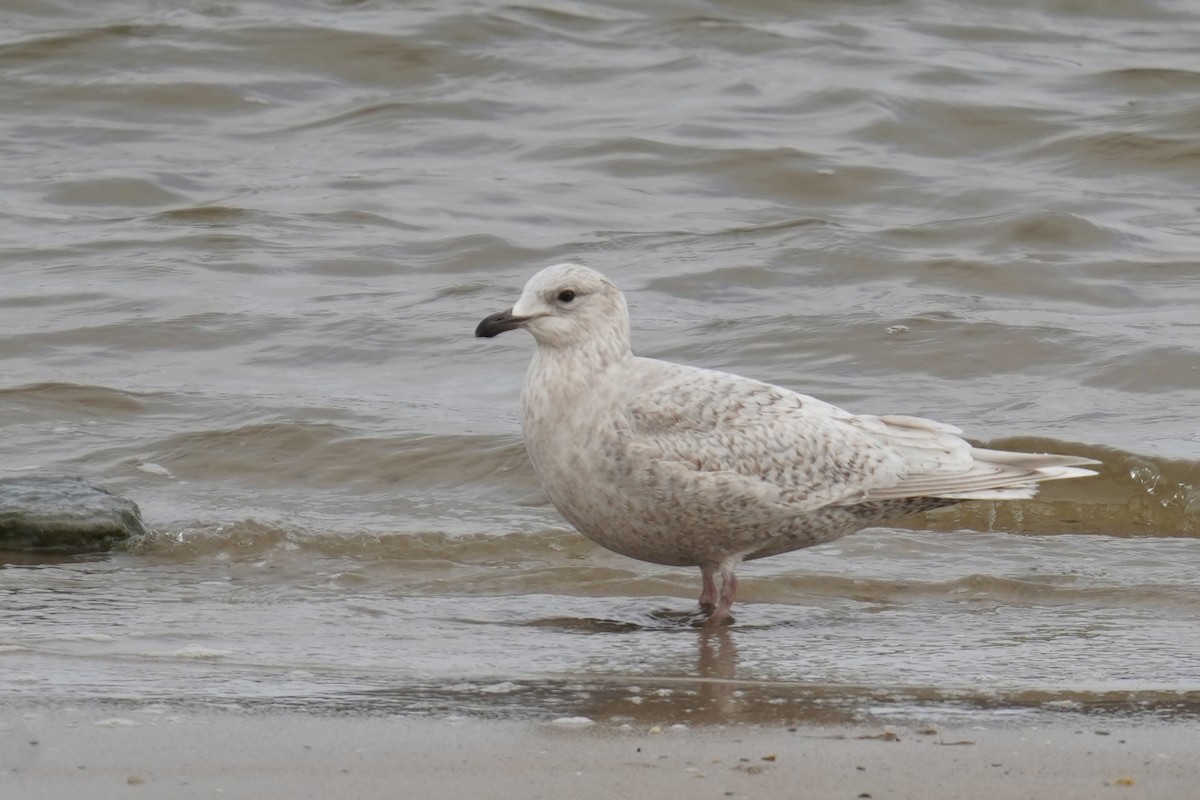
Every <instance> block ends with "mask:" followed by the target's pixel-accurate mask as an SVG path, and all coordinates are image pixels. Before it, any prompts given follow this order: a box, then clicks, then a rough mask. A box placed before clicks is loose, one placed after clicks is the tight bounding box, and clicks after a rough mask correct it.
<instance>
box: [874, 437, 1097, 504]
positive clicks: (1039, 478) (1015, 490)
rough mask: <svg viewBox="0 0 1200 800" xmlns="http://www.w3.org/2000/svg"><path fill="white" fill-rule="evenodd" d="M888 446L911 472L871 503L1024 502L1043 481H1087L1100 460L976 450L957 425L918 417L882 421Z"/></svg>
mask: <svg viewBox="0 0 1200 800" xmlns="http://www.w3.org/2000/svg"><path fill="white" fill-rule="evenodd" d="M879 421H880V422H883V423H884V425H886V428H887V443H888V445H890V446H891V447H893V448H895V449H896V450H897V451H899V452H900V453H901V455H902V456H903V458H904V462H905V467H906V468H907V469H906V470H905V472H906V474H905V477H903V478H902V479H901V480H900V481H899V482H898V483H896V484H893V485H892V486H887V487H881V488H877V489H872V490H871V491H869V492H868V494H867V497H866V499H867V500H895V499H900V498H906V497H938V498H944V499H947V500H1023V499H1028V498H1031V497H1033V496H1034V495H1035V494H1037V489H1038V484H1039V483H1041V482H1043V481H1056V480H1064V479H1067V478H1083V477H1087V476H1089V475H1095V474H1096V472H1095V471H1094V470H1091V469H1086V467H1088V466H1095V465H1098V464H1099V463H1100V462H1098V461H1096V460H1094V459H1090V458H1083V457H1081V456H1065V455H1055V454H1052V453H1019V452H1011V451H1007V450H988V449H985V448H981V447H971V446H970V445H969V444H968V443H967V442H965V441H963V440H962V439H959V438H958V437H957V436H954V435H953V433H954V431H955V429H954V428H953V427H952V426H948V425H945V426H944V425H941V424H939V423H933V422H930V421H927V420H922V419H919V418H913V417H881V418H879Z"/></svg>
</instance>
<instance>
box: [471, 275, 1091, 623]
mask: <svg viewBox="0 0 1200 800" xmlns="http://www.w3.org/2000/svg"><path fill="white" fill-rule="evenodd" d="M518 328H523V329H525V330H527V331H529V332H530V333H531V334H533V338H534V340H535V341H536V344H537V347H536V349H535V350H534V353H533V358H532V360H531V361H530V364H529V370H528V372H527V373H526V376H525V384H524V387H523V389H522V392H521V425H522V431H523V434H524V438H525V446H526V449H527V450H528V452H529V457H530V460H531V461H532V462H533V466H534V468H535V469H536V471H537V474H538V476H539V478H540V479H541V482H542V485H543V486H544V487H545V490H546V494H547V495H549V498H550V501H551V502H552V503H553V504H554V507H555V508H557V509H558V511H559V513H561V514H562V515H563V517H565V518H566V519H567V521H568V522H570V523H571V525H573V526H574V527H575V528H576V529H577V530H579V532H580V533H582V534H583V535H584V536H586V537H588V538H589V539H591V540H593V541H594V542H596V543H597V544H599V545H601V546H602V547H605V548H607V549H609V550H613V551H615V552H617V553H621V554H623V555H626V556H629V557H631V558H635V559H640V560H642V561H649V562H653V563H655V564H667V565H673V566H690V567H699V568H700V575H701V583H702V589H701V592H700V609H701V612H702V614H703V615H704V619H705V622H706V624H711V625H718V624H728V623H730V622H732V616H731V614H730V607H731V606H732V605H733V601H734V596H735V594H736V592H737V586H738V580H737V576H736V575H735V574H734V571H735V569H736V567H737V565H738V564H739V563H741V562H742V561H744V560H748V559H754V558H763V557H765V556H771V555H777V554H780V553H786V552H790V551H792V550H798V549H800V548H803V547H811V546H813V545H817V544H822V543H824V542H829V541H832V540H834V539H837V538H840V537H842V536H845V535H847V534H850V533H853V532H855V531H857V530H860V529H862V528H864V527H867V526H868V525H870V524H872V523H876V522H880V521H882V520H885V519H887V518H889V517H895V516H902V515H905V514H912V513H915V512H919V511H927V510H930V509H934V508H940V507H942V506H947V505H952V504H955V503H958V502H961V501H963V500H1016V499H1022V498H1029V497H1033V495H1034V494H1035V493H1036V492H1037V485H1038V483H1039V482H1041V481H1050V480H1059V479H1063V478H1079V477H1084V476H1087V475H1095V474H1096V473H1095V472H1094V471H1092V470H1090V469H1085V468H1084V467H1085V466H1087V465H1094V464H1097V463H1099V462H1096V461H1094V460H1092V459H1088V458H1081V457H1077V456H1067V455H1052V454H1044V453H1018V452H1008V451H1002V450H987V449H983V448H979V447H974V446H972V445H971V444H970V443H969V442H967V441H966V440H964V439H962V438H960V435H961V434H962V431H961V430H960V429H958V428H956V427H954V426H953V425H947V424H944V423H941V422H934V421H933V420H928V419H921V418H918V417H909V416H897V415H883V416H874V415H864V414H852V413H850V412H849V411H845V410H843V409H841V408H838V407H837V406H834V405H830V404H829V403H826V402H823V401H821V400H818V399H816V398H813V397H809V396H807V395H803V394H799V393H797V392H794V391H791V390H789V389H785V388H782V387H779V386H774V385H772V384H769V383H763V382H761V381H756V380H751V379H749V378H743V377H740V376H738V375H732V374H728V373H724V372H717V371H714V370H708V369H700V368H697V367H690V366H684V365H681V364H674V363H670V362H667V361H659V360H656V359H652V358H641V357H638V356H635V355H633V352H632V350H631V347H630V336H629V310H628V307H627V306H626V303H625V297H624V295H623V294H622V293H621V291H620V290H619V289H618V288H617V287H616V285H615V284H614V283H613V282H612V281H610V280H609V279H608V278H606V277H604V276H603V275H602V274H600V273H599V272H596V271H595V270H593V269H589V268H588V267H585V266H582V265H580V264H556V265H554V266H551V267H547V268H545V269H543V270H542V271H540V272H538V273H537V274H536V275H534V276H533V277H532V278H530V279H529V282H528V283H526V284H525V288H524V290H523V291H522V292H521V296H520V298H519V299H518V300H517V302H516V304H515V305H514V306H513V307H512V308H511V309H509V310H507V311H501V312H499V313H496V314H492V315H490V316H488V317H485V318H484V319H483V321H481V322H480V323H479V326H478V327H477V328H476V329H475V335H476V336H477V337H486V338H491V337H493V336H496V335H498V334H501V333H504V332H505V331H510V330H515V329H518ZM718 575H720V578H721V587H720V591H719V592H718V590H717V586H716V577H717V576H718Z"/></svg>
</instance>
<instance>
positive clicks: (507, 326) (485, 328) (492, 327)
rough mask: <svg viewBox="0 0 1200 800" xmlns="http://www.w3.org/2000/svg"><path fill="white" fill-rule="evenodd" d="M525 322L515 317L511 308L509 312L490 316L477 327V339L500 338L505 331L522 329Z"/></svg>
mask: <svg viewBox="0 0 1200 800" xmlns="http://www.w3.org/2000/svg"><path fill="white" fill-rule="evenodd" d="M524 321H525V320H523V319H521V318H520V317H514V316H513V315H512V309H511V308H510V309H508V310H507V311H500V312H497V313H495V314H489V315H488V316H486V317H484V318H483V319H482V320H481V321H480V323H479V325H477V326H476V327H475V338H477V339H491V338H492V337H493V336H498V335H499V334H501V333H504V332H505V331H511V330H512V329H513V328H519V327H521V324H522V323H523V322H524Z"/></svg>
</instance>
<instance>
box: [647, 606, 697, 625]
mask: <svg viewBox="0 0 1200 800" xmlns="http://www.w3.org/2000/svg"><path fill="white" fill-rule="evenodd" d="M650 617H651V619H655V620H659V621H661V622H665V623H667V624H669V625H678V626H680V627H685V628H699V627H703V626H704V624H705V623H707V622H708V617H709V615H708V613H707V612H705V611H702V610H689V611H676V610H674V609H671V608H660V609H658V610H656V611H651V612H650Z"/></svg>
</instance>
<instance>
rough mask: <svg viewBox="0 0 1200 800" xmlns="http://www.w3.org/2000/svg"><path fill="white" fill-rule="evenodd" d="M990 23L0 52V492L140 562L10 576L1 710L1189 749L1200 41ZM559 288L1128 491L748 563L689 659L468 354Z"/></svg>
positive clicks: (716, 351)
mask: <svg viewBox="0 0 1200 800" xmlns="http://www.w3.org/2000/svg"><path fill="white" fill-rule="evenodd" d="M995 5H996V4H991V3H982V2H979V3H975V4H969V3H968V4H957V5H954V6H946V5H943V4H940V3H936V2H894V3H877V4H873V5H867V6H864V5H861V4H855V5H854V6H842V5H838V4H824V3H806V4H799V5H797V4H780V3H775V2H769V0H754V1H753V2H749V3H742V4H739V5H738V6H737V8H736V10H731V9H730V8H727V7H726V6H724V5H720V4H708V3H701V2H695V0H677V1H676V2H666V3H658V4H654V5H653V6H645V7H644V6H643V5H642V4H632V3H623V2H609V1H605V2H598V3H587V4H584V3H569V2H554V3H543V4H540V5H539V4H533V5H530V4H525V5H519V6H518V5H506V4H503V3H491V2H453V3H439V4H426V5H419V4H418V5H414V4H403V5H401V4H392V3H387V2H360V3H353V2H328V3H303V4H299V5H297V4H294V3H289V4H274V3H268V2H258V3H254V2H247V3H238V4H232V3H216V2H214V3H209V4H188V5H182V4H172V3H134V2H127V1H125V0H113V2H109V3H104V4H94V5H92V6H88V7H87V8H86V9H80V8H76V7H75V4H65V3H55V2H40V1H39V0H28V1H27V2H23V3H21V4H19V5H17V6H15V7H14V6H10V8H9V10H6V11H4V12H0V19H2V20H3V22H4V25H3V27H2V29H3V30H4V31H5V32H6V33H5V34H4V37H3V39H2V40H0V67H2V69H0V102H2V103H3V106H4V108H5V109H6V113H5V114H4V115H3V116H2V117H0V128H2V132H3V135H2V136H0V142H3V145H0V146H2V147H3V155H4V157H3V158H2V159H0V231H3V234H4V244H3V247H0V368H2V372H0V375H2V376H3V377H2V378H0V423H2V424H0V431H2V437H3V438H2V439H0V447H2V448H3V449H2V452H3V456H4V457H3V459H0V461H2V462H3V465H2V466H0V470H2V471H3V473H4V474H22V473H26V472H36V471H41V472H47V473H71V474H81V475H84V476H87V477H88V478H90V479H92V480H93V481H95V482H97V483H100V484H102V485H105V486H107V487H108V488H110V489H112V490H113V491H116V492H118V493H121V494H125V495H127V496H129V497H131V498H133V499H135V500H136V501H137V502H138V503H139V504H140V505H141V507H142V509H143V512H144V515H145V517H146V520H147V522H148V524H149V525H150V526H151V527H152V528H153V529H154V532H153V534H152V535H151V536H150V537H149V538H148V539H147V540H145V541H143V542H139V543H136V544H135V545H133V546H131V547H130V548H128V549H127V550H125V551H122V552H117V553H113V554H110V555H105V556H98V557H87V558H75V559H44V558H39V557H31V556H10V557H7V558H6V559H4V560H3V561H0V563H4V561H7V563H8V567H7V568H5V569H0V696H4V697H10V698H18V697H19V698H22V699H25V700H32V701H42V700H45V701H64V702H66V701H71V700H82V699H100V700H117V699H137V698H172V699H175V700H180V699H191V700H194V701H196V702H201V703H243V704H251V703H266V704H285V705H289V706H293V705H294V706H299V707H307V706H315V705H322V706H325V705H329V706H333V707H337V708H353V709H357V710H370V709H385V710H395V711H399V712H401V713H411V714H437V715H445V714H462V713H467V714H489V715H501V716H506V715H533V716H541V715H551V714H553V715H576V714H586V715H589V716H593V717H595V718H598V719H608V718H630V719H636V720H639V721H645V722H651V723H654V724H658V723H660V722H663V723H671V722H675V721H691V722H719V721H730V720H734V721H763V720H793V721H799V720H826V721H828V720H833V719H843V718H854V717H861V716H863V715H872V716H887V715H889V714H896V713H921V714H926V715H927V714H930V713H945V714H966V715H971V714H995V713H1000V712H1005V713H1028V712H1033V711H1036V712H1039V713H1040V712H1043V711H1045V710H1047V709H1049V710H1051V711H1053V710H1054V709H1059V708H1071V709H1082V710H1085V711H1087V710H1103V711H1123V712H1133V711H1150V712H1154V713H1170V714H1188V715H1191V714H1195V713H1196V709H1197V707H1198V704H1200V667H1198V666H1197V664H1200V661H1197V659H1196V654H1197V653H1198V652H1200V633H1197V630H1196V626H1195V624H1194V620H1195V618H1196V616H1197V612H1198V611H1200V582H1198V581H1197V579H1196V565H1197V564H1200V430H1198V429H1197V426H1196V424H1195V417H1196V412H1195V409H1196V408H1197V407H1198V406H1200V343H1198V342H1200V316H1198V315H1197V313H1196V309H1197V308H1198V307H1200V281H1198V280H1197V279H1196V276H1195V272H1196V269H1195V268H1196V256H1195V253H1196V241H1197V233H1198V232H1200V224H1198V223H1197V221H1196V219H1197V218H1196V208H1197V205H1196V194H1195V186H1196V185H1197V184H1198V182H1200V138H1197V136H1196V133H1195V131H1196V130H1197V122H1198V121H1200V101H1198V100H1197V95H1196V89H1197V87H1200V67H1198V65H1197V61H1196V58H1195V41H1196V40H1197V35H1198V34H1200V12H1196V11H1195V10H1194V9H1192V7H1191V6H1190V4H1187V3H1181V2H1180V3H1170V2H1167V3H1159V4H1156V5H1154V6H1152V7H1148V6H1146V5H1145V4H1141V3H1132V2H1120V1H1119V0H1113V1H1112V2H1105V3H1093V4H1077V3H1071V2H1057V3H1049V4H1047V3H1037V4H1030V3H1015V4H1014V3H1010V4H1004V5H1003V6H1002V7H993V6H995ZM568 258H573V259H582V260H584V261H586V262H587V263H589V264H590V265H592V266H594V267H596V268H598V269H601V270H602V271H604V272H606V273H607V274H609V275H610V276H611V277H613V278H614V279H615V280H617V282H618V283H619V284H620V285H621V286H622V287H624V288H625V290H626V292H627V294H628V296H629V300H630V305H631V308H632V312H633V315H634V336H635V345H636V347H637V349H638V351H639V352H640V353H642V354H644V355H650V356H656V357H661V358H668V359H672V360H678V361H684V362H687V363H693V364H699V365H703V366H708V367H714V368H719V369H728V370H731V371H736V372H739V373H742V374H746V375H750V376H753V377H756V378H761V379H765V380H769V381H773V382H777V383H781V384H783V385H786V386H789V387H793V388H796V389H799V390H801V391H805V392H808V393H811V394H814V395H817V396H820V397H822V398H824V399H827V400H830V401H832V402H836V403H839V404H843V405H846V406H848V407H850V408H852V409H853V410H856V411H863V412H879V413H886V412H893V413H910V414H919V415H926V416H931V417H934V418H937V419H941V420H944V421H947V422H952V423H954V424H957V425H960V426H962V427H963V428H964V429H965V430H966V431H967V432H968V434H969V435H970V436H972V437H973V438H975V439H977V440H980V441H987V442H989V443H993V444H998V445H1000V446H1010V447H1021V448H1030V449H1044V450H1054V451H1060V452H1069V453H1079V454H1083V455H1089V456H1092V457H1096V458H1100V459H1101V460H1103V461H1104V463H1105V467H1104V471H1103V475H1102V476H1101V477H1099V478H1095V479H1090V480H1086V481H1083V480H1081V481H1070V482H1063V483H1059V484H1053V485H1051V486H1049V487H1047V489H1046V491H1045V492H1044V493H1043V494H1042V496H1041V497H1039V499H1038V500H1035V501H1030V502H1026V503H1019V504H991V503H976V504H968V505H965V506H961V507H958V508H955V509H950V510H948V511H943V512H938V513H935V514H930V515H928V516H927V517H924V518H916V519H911V520H900V521H897V523H896V526H895V527H890V528H880V529H874V530H871V531H868V532H864V533H862V534H859V535H856V536H854V537H850V538H848V539H845V540H842V541H840V542H836V543H834V544H831V545H827V546H824V547H821V548H815V549H813V550H810V551H807V552H800V553H793V554H789V555H787V556H781V557H777V558H773V559H768V560H766V561H763V562H756V563H754V564H750V565H747V566H746V567H745V568H744V573H743V574H744V577H745V580H744V581H743V583H742V590H741V599H740V601H739V604H738V606H737V608H736V610H737V612H738V613H737V624H736V625H735V626H734V627H733V628H732V629H730V630H728V631H720V632H711V633H702V632H699V631H697V630H695V629H693V628H691V627H689V626H688V625H687V624H686V621H685V620H680V619H679V618H678V617H677V614H676V612H686V611H687V610H689V608H690V607H691V605H692V604H694V602H695V597H696V594H697V592H698V576H697V575H696V574H694V572H693V571H691V570H677V569H668V568H662V567H656V566H653V565H647V564H640V563H635V562H632V561H629V560H627V559H623V558H621V557H619V556H615V555H612V554H609V553H606V552H604V551H602V550H600V549H598V548H596V547H594V546H593V545H591V544H590V543H588V542H587V541H586V540H584V539H582V538H581V537H579V536H578V535H576V534H573V533H571V532H570V531H569V530H568V529H567V528H566V526H565V524H564V523H563V522H562V521H561V519H560V518H559V517H558V516H557V514H556V513H555V512H554V511H553V509H552V508H550V507H548V506H547V505H546V504H545V502H544V499H543V498H542V496H541V493H540V490H539V488H538V484H537V479H536V476H535V475H534V474H533V473H532V470H531V469H530V467H529V464H528V461H527V459H526V457H525V455H524V450H523V447H522V445H521V442H520V436H519V430H518V422H517V402H518V392H519V385H520V381H521V377H522V374H523V370H524V365H525V362H526V360H527V358H528V355H529V351H530V343H529V341H528V340H527V339H525V338H522V335H520V334H515V335H512V338H511V339H510V338H509V337H507V336H506V337H502V338H500V339H497V340H495V341H486V342H485V341H479V340H475V339H473V338H472V337H471V332H472V330H473V329H474V326H475V324H476V322H478V320H479V319H480V318H481V317H482V316H484V315H485V314H488V313H491V312H493V311H496V310H500V309H502V308H505V307H507V306H508V305H509V304H511V302H512V301H513V299H515V297H516V295H517V293H518V292H519V290H520V287H521V284H522V283H523V282H524V280H525V278H526V277H528V275H530V274H531V273H532V272H533V271H535V270H536V269H538V268H540V267H541V266H544V265H546V264H549V263H553V262H555V261H561V260H564V259H568ZM914 709H915V710H914Z"/></svg>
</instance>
